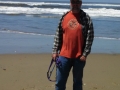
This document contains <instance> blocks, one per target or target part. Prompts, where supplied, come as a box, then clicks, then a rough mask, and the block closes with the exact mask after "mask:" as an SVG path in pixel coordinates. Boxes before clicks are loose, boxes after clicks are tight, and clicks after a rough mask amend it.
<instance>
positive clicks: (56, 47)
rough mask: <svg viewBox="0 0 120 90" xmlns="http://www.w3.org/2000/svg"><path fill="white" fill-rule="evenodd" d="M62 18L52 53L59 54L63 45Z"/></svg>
mask: <svg viewBox="0 0 120 90" xmlns="http://www.w3.org/2000/svg"><path fill="white" fill-rule="evenodd" d="M61 22H62V18H61V19H60V22H59V24H58V27H57V30H56V33H55V36H54V43H53V48H52V53H58V51H59V50H60V49H61V45H62V34H63V33H62V32H63V30H62V27H61Z"/></svg>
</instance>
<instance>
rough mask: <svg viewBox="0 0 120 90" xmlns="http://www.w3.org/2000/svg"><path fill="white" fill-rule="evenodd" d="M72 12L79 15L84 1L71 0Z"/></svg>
mask: <svg viewBox="0 0 120 90" xmlns="http://www.w3.org/2000/svg"><path fill="white" fill-rule="evenodd" d="M70 5H71V11H72V12H73V13H78V12H79V10H80V7H81V5H82V0H70Z"/></svg>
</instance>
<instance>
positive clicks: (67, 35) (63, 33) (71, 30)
mask: <svg viewBox="0 0 120 90" xmlns="http://www.w3.org/2000/svg"><path fill="white" fill-rule="evenodd" d="M70 5H71V10H70V11H68V12H67V13H65V14H64V15H63V16H62V18H61V19H60V23H59V25H58V29H57V31H56V35H55V38H54V45H53V52H52V58H53V59H54V60H55V59H56V57H58V56H59V60H60V62H61V67H58V68H57V76H56V86H55V89H56V90H65V88H66V82H67V78H68V76H69V72H70V70H71V67H73V70H72V72H73V90H82V78H83V69H84V66H85V63H86V58H87V56H88V54H89V53H90V51H91V46H92V43H93V38H94V31H93V24H92V21H91V19H90V17H89V16H88V15H87V14H86V13H85V12H84V11H83V10H81V9H80V7H81V5H82V0H70Z"/></svg>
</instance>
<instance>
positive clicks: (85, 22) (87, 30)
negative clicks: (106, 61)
mask: <svg viewBox="0 0 120 90" xmlns="http://www.w3.org/2000/svg"><path fill="white" fill-rule="evenodd" d="M68 12H69V11H68ZM68 12H67V13H68ZM67 13H65V14H63V16H62V17H61V19H60V22H59V24H58V28H57V30H56V34H55V37H54V44H53V52H52V53H59V52H60V50H61V47H62V40H63V29H62V26H61V24H62V21H63V19H64V16H65V15H66V14H67ZM80 24H81V25H82V33H83V36H84V47H83V53H82V55H83V56H85V57H87V55H88V54H89V53H90V52H91V46H92V43H93V39H94V30H93V23H92V20H91V19H90V17H89V15H88V14H86V13H85V12H84V11H83V10H80Z"/></svg>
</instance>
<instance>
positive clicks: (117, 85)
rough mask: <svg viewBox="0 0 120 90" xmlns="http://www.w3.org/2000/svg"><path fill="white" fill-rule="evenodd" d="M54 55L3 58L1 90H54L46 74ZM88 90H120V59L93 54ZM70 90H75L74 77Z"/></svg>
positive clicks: (88, 67) (86, 82)
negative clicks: (73, 89) (73, 86)
mask: <svg viewBox="0 0 120 90" xmlns="http://www.w3.org/2000/svg"><path fill="white" fill-rule="evenodd" d="M50 60H51V54H11V55H10V54H9V55H7V54H6V55H0V90H54V85H55V83H54V82H50V81H48V80H47V77H46V72H47V70H48V66H49V64H50ZM83 83H84V86H83V88H84V90H120V55H118V54H90V55H89V56H88V58H87V63H86V66H85V69H84V78H83ZM66 89H67V90H72V73H70V76H69V78H68V82H67V85H66Z"/></svg>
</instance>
